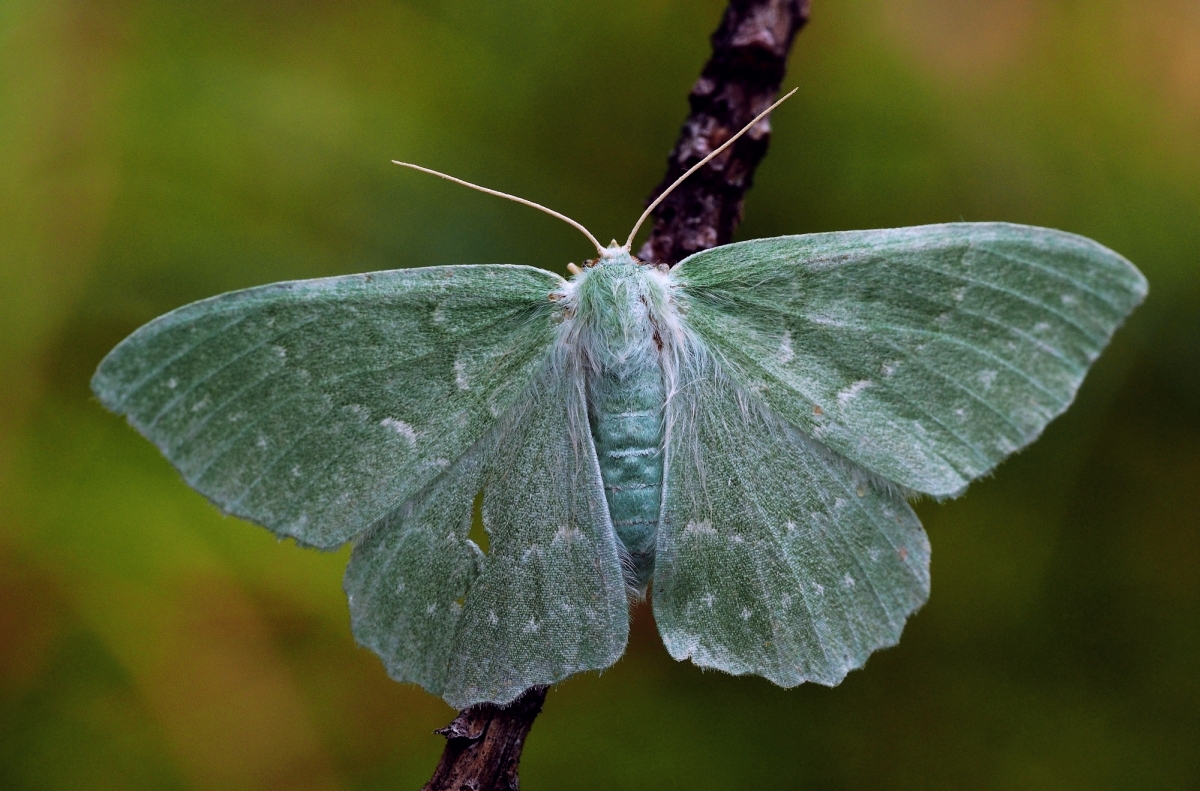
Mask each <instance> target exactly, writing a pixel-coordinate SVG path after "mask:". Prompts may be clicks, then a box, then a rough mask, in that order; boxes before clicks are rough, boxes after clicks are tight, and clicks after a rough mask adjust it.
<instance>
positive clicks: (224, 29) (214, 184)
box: [0, 0, 1200, 789]
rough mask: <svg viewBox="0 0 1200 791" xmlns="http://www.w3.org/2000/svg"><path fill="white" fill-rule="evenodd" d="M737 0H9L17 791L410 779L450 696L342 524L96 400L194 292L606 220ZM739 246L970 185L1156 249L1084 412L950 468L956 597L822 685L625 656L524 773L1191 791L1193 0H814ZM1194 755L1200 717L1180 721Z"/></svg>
mask: <svg viewBox="0 0 1200 791" xmlns="http://www.w3.org/2000/svg"><path fill="white" fill-rule="evenodd" d="M722 6H723V4H722V3H721V2H720V1H719V0H637V1H636V2H632V1H630V0H610V2H606V3H575V2H561V1H560V0H553V1H552V0H533V1H527V0H505V1H504V2H501V1H500V0H474V1H473V2H466V1H465V0H407V2H400V1H399V0H372V1H370V2H366V1H364V2H353V3H334V2H318V1H317V0H296V2H288V3H281V2H268V1H267V0H244V1H243V2H238V3H232V2H218V1H217V0H193V2H180V1H179V0H91V1H89V2H84V1H83V0H3V1H2V2H0V338H2V339H3V343H2V344H0V364H2V365H3V376H2V377H0V407H2V408H0V787H3V788H5V789H57V788H93V789H106V788H112V789H136V788H154V789H160V788H163V789H165V788H179V789H275V788H279V789H283V788H287V789H310V788H311V789H374V788H379V789H385V788H386V789H391V788H414V787H418V786H419V785H420V784H421V783H422V782H423V781H424V780H425V779H426V778H427V777H428V775H429V773H430V771H431V770H432V767H433V765H434V762H435V761H436V757H437V754H438V752H439V751H440V747H441V739H440V738H438V737H436V736H433V735H432V734H431V731H432V729H433V728H435V727H438V726H440V725H442V724H444V723H445V721H447V720H448V719H449V717H450V716H451V712H450V710H449V709H448V708H447V707H446V706H445V704H443V703H442V702H441V701H439V700H437V699H435V698H433V697H432V696H429V695H427V694H425V693H423V692H421V691H420V690H418V689H415V688H412V687H405V686H401V685H398V684H395V683H392V682H390V681H389V680H388V679H387V678H386V677H385V675H384V673H383V670H382V667H381V666H380V663H379V662H378V661H377V660H376V659H375V657H374V656H373V655H371V654H370V653H368V652H366V651H364V650H362V649H358V648H356V647H355V646H354V643H353V640H352V638H351V636H350V632H349V628H348V616H347V612H346V604H345V601H344V597H343V595H342V593H341V590H340V575H341V571H342V568H343V566H344V564H345V562H346V553H345V552H341V553H336V554H329V555H321V554H318V553H315V552H308V551H303V550H299V549H297V548H296V547H294V546H292V545H290V544H278V543H276V542H275V540H274V539H272V538H271V537H270V536H269V535H268V534H267V533H266V532H265V531H262V530H259V529H257V528H253V527H250V526H247V525H245V524H243V523H240V522H237V521H236V520H232V519H224V518H222V517H221V516H220V515H219V514H218V513H217V512H216V511H215V510H214V509H213V508H212V507H210V506H209V505H208V504H207V503H206V502H204V501H203V499H202V498H201V497H199V496H198V495H196V494H194V493H192V492H191V491H190V490H188V489H187V488H186V487H185V486H184V485H183V484H182V483H181V481H180V480H179V479H178V476H177V475H176V474H175V473H174V472H173V471H172V470H171V469H170V467H169V465H168V464H167V463H166V462H165V461H163V460H162V459H161V458H160V457H159V456H158V455H157V453H156V451H155V450H154V449H153V448H152V447H151V446H150V445H149V444H148V443H146V442H145V441H143V440H142V439H140V438H139V437H138V436H136V435H135V434H134V432H133V431H132V430H131V429H129V428H128V427H126V426H125V425H124V424H123V422H122V421H121V420H119V419H117V418H115V417H113V416H111V415H108V414H106V413H105V412H104V411H103V410H102V409H101V408H100V407H99V405H98V404H97V403H96V402H95V401H94V399H92V398H91V397H90V394H89V392H88V390H87V380H88V377H89V376H90V374H91V371H92V370H93V368H94V366H95V364H96V363H97V362H98V360H99V359H100V357H101V356H102V355H103V354H104V353H105V352H106V351H107V350H108V349H109V348H110V347H111V346H112V345H113V344H114V343H115V342H116V341H118V340H119V339H120V338H121V337H123V336H124V335H125V334H126V333H128V332H129V331H131V330H132V329H134V328H135V327H137V326H138V325H140V324H141V323H143V322H144V321H146V320H148V319H150V318H152V317H154V316H155V315H158V314H159V313H162V312H164V311H166V310H168V309H170V308H173V307H176V306H178V305H180V304H182V303H184V302H188V301H191V300H194V299H198V298H201V297H205V296H209V295H212V294H215V293H217V292H220V291H225V290H229V289H233V288H238V287H243V286H248V285H253V284H258V283H265V282H269V281H273V280H283V279H291V278H299V277H312V276H318V275H328V274H338V273H345V272H355V271H364V270H371V269H385V268H393V267H398V266H413V265H423V264H435V263H437V264H441V263H472V262H514V263H516V262H519V263H531V264H535V265H538V266H542V267H545V268H549V269H553V270H556V271H560V272H562V271H564V267H565V264H566V263H567V262H568V261H571V260H579V259H580V258H581V257H584V256H586V255H587V252H588V251H587V245H586V242H585V241H584V240H583V239H582V237H579V236H578V235H577V234H576V233H575V232H574V231H572V230H571V229H569V228H567V227H566V226H562V225H560V224H557V223H555V222H553V221H552V220H550V219H548V218H545V217H543V216H541V215H538V214H535V213H533V212H531V211H529V210H527V209H524V208H521V207H518V206H514V205H509V204H506V203H502V202H500V201H497V200H494V199H490V198H487V197H484V196H480V195H476V194H474V193H470V192H467V191H465V190H461V189H458V188H455V187H452V186H449V185H446V184H444V183H442V182H439V181H436V180H433V179H429V178H427V177H423V176H420V175H418V174H413V173H410V172H406V171H402V170H400V169H397V168H395V167H394V166H391V165H389V164H388V160H389V159H391V158H393V157H403V158H405V159H408V160H411V161H416V162H421V163H424V164H427V165H429V166H432V167H436V168H440V169H443V170H447V171H450V172H453V173H455V174H458V175H461V176H463V177H465V178H470V179H474V180H477V181H480V182H483V183H485V184H488V185H491V186H495V187H498V188H500V189H505V190H508V191H511V192H515V193H518V194H521V195H524V196H527V197H530V198H533V199H535V200H539V201H541V202H544V203H546V204H548V205H550V206H553V207H555V208H557V209H559V210H562V211H564V212H566V213H567V214H570V215H571V216H573V217H576V218H577V219H579V220H581V221H583V222H584V223H585V224H587V225H588V226H589V227H591V228H592V230H593V231H594V232H596V233H597V235H599V236H601V237H602V238H603V239H607V238H608V237H610V236H620V235H621V234H622V233H623V232H624V230H625V229H626V228H628V227H629V225H630V223H632V221H633V219H634V218H635V217H636V215H637V214H638V212H639V211H640V207H641V205H642V204H641V202H642V199H643V198H644V196H645V194H646V192H647V191H648V189H649V188H650V187H651V186H652V185H654V184H655V183H656V182H657V180H658V179H659V178H660V177H661V175H662V171H663V169H664V166H665V154H666V152H667V150H668V149H669V147H670V146H671V144H672V142H673V140H674V136H675V133H676V131H677V128H678V124H679V122H680V121H681V120H682V118H683V116H684V114H685V112H686V107H685V103H684V97H685V95H686V92H687V90H688V88H689V86H690V84H691V81H692V80H693V79H694V78H695V75H696V74H698V72H699V69H700V66H701V64H702V63H703V61H704V58H705V57H706V54H707V35H708V34H709V33H710V32H711V30H712V29H713V28H714V27H715V26H716V24H717V21H718V19H719V17H720V13H721V10H722ZM787 83H789V84H796V85H799V86H800V88H801V90H800V94H799V95H798V96H797V97H796V98H794V99H793V100H792V101H791V102H790V103H789V104H788V105H787V106H785V107H784V108H783V109H782V110H781V111H780V112H779V113H778V114H777V115H776V117H775V119H774V129H775V137H774V140H773V143H772V149H771V152H770V154H769V155H768V157H767V159H766V160H765V162H764V164H763V166H762V168H761V170H760V172H759V178H758V184H757V186H756V187H755V188H754V190H753V191H752V192H751V194H750V198H749V201H748V204H747V222H746V224H745V225H744V226H743V229H742V232H741V237H742V238H747V237H754V236H765V235H773V234H780V233H794V232H804V231H816V230H837V229H851V228H868V227H881V226H896V225H909V224H916V223H923V222H935V221H947V220H958V219H960V218H963V219H967V220H1011V221H1016V222H1026V223H1034V224H1040V225H1050V226H1054V227H1059V228H1063V229H1066V230H1071V231H1076V232H1079V233H1083V234H1086V235H1088V236H1092V237H1094V238H1096V239H1098V240H1099V241H1101V242H1103V243H1105V244H1107V245H1109V246H1111V247H1113V248H1115V249H1116V250H1118V251H1120V252H1122V253H1123V254H1125V255H1126V256H1128V257H1129V258H1130V259H1132V260H1133V261H1134V262H1135V263H1137V264H1138V265H1139V266H1140V267H1141V268H1142V270H1143V272H1145V273H1146V275H1147V276H1148V277H1149V279H1150V283H1151V294H1150V298H1149V300H1148V301H1147V303H1146V304H1145V305H1144V306H1143V307H1142V308H1141V309H1140V310H1139V311H1138V312H1137V313H1135V315H1134V317H1133V319H1132V320H1131V321H1130V322H1129V324H1128V325H1127V326H1126V327H1125V328H1124V329H1123V330H1121V331H1120V332H1119V333H1118V335H1117V337H1116V340H1115V342H1114V344H1113V346H1112V347H1111V348H1110V350H1109V351H1108V353H1107V354H1106V355H1105V356H1104V357H1102V358H1101V360H1100V362H1099V363H1098V364H1097V366H1096V368H1095V369H1094V371H1093V373H1092V374H1091V376H1090V377H1089V379H1088V381H1087V382H1086V383H1085V385H1084V388H1083V390H1082V391H1081V393H1080V396H1079V398H1078V400H1077V402H1076V405H1075V407H1074V408H1073V409H1072V410H1071V411H1070V412H1069V413H1068V414H1067V415H1066V416H1065V417H1063V418H1061V419H1060V420H1058V421H1057V422H1055V423H1054V424H1052V425H1051V427H1050V429H1049V430H1048V431H1047V432H1046V435H1045V436H1044V437H1043V438H1042V439H1041V440H1040V441H1039V442H1038V443H1037V444H1036V445H1035V446H1034V447H1033V448H1032V449H1030V450H1028V451H1026V452H1025V453H1023V454H1021V455H1020V456H1018V457H1017V458H1015V459H1014V460H1012V461H1010V462H1008V463H1006V464H1004V465H1003V466H1002V467H1001V468H1000V469H999V471H998V472H997V473H996V475H995V476H994V477H993V478H991V479H989V480H987V481H984V482H982V483H979V484H976V485H975V486H973V487H972V488H971V490H970V491H969V493H968V494H967V496H966V497H964V498H961V499H959V500H956V501H954V502H950V503H944V504H935V503H930V502H926V503H922V504H920V505H919V510H920V513H921V515H922V517H923V518H924V520H925V522H926V525H927V527H928V529H929V532H930V536H931V539H932V542H933V557H934V562H933V596H932V599H931V601H930V603H929V604H928V605H927V606H926V607H925V608H924V610H922V611H921V612H920V613H918V615H917V616H916V617H915V618H914V619H913V620H912V621H911V622H910V625H909V627H908V629H907V630H906V632H905V636H904V639H903V640H902V641H901V643H900V645H899V647H897V648H894V649H891V650H889V651H886V652H884V653H883V654H880V655H878V656H876V657H875V658H873V659H872V660H871V662H870V663H869V664H868V666H867V668H866V669H865V670H864V671H860V672H856V673H854V674H852V675H851V676H850V677H849V678H848V679H847V680H846V682H845V683H844V684H842V685H841V686H840V687H838V688H836V689H832V690H829V689H824V688H820V687H802V688H800V689H797V690H792V691H784V690H779V689H776V688H774V687H772V686H771V685H770V684H769V683H767V682H765V681H762V680H758V679H735V678H730V677H726V676H721V675H719V674H716V673H702V672H700V671H698V670H697V669H695V668H693V667H691V666H689V665H680V664H676V663H674V662H672V661H671V660H670V659H669V658H668V657H667V656H666V653H665V651H664V650H663V649H662V647H661V645H660V644H659V642H658V639H657V636H656V635H655V633H654V628H653V623H652V622H651V618H650V614H649V612H648V610H646V609H642V610H639V611H638V613H637V617H636V622H635V626H634V635H633V638H632V641H631V645H630V649H629V651H628V653H627V656H626V657H625V659H623V660H622V661H621V662H620V663H619V664H618V665H617V666H616V667H614V668H613V669H612V670H610V671H609V672H607V673H604V674H602V675H590V676H585V677H579V678H575V679H572V680H570V681H568V682H566V683H565V684H563V685H561V686H560V687H559V688H557V689H555V690H554V691H553V692H552V693H551V695H550V697H549V699H548V703H547V708H546V711H545V713H544V714H543V716H542V718H541V719H540V720H539V721H538V723H537V725H536V727H535V730H534V732H533V735H532V737H531V739H530V742H529V745H528V748H527V750H526V757H525V760H524V762H523V772H522V774H523V780H524V784H525V786H526V787H527V788H530V789H540V788H579V789H584V788H598V789H599V788H604V789H613V788H643V787H658V788H689V789H701V788H713V789H719V788H720V789H723V788H748V787H773V788H811V789H876V788H896V789H904V788H922V789H926V788H980V789H1010V788H1011V789H1031V788H1034V789H1036V788H1046V789H1068V788H1081V789H1098V788H1130V789H1157V788H1163V789H1174V788H1180V789H1182V788H1195V787H1197V785H1200V751H1197V750H1196V747H1195V746H1196V744H1200V484H1197V480H1200V271H1198V267H1200V5H1197V4H1196V3H1195V2H1194V0H1089V2H1086V3H1081V2H1074V1H1073V0H838V1H837V2H834V1H833V0H830V2H825V0H815V2H814V11H813V19H812V23H811V25H810V26H809V28H808V29H806V30H805V31H804V32H803V33H802V34H801V35H800V38H799V39H798V42H797V46H796V52H795V55H794V57H793V58H792V61H791V67H790V72H789V77H788V80H787ZM1189 745H1191V746H1190V747H1189Z"/></svg>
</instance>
